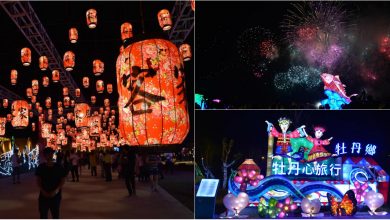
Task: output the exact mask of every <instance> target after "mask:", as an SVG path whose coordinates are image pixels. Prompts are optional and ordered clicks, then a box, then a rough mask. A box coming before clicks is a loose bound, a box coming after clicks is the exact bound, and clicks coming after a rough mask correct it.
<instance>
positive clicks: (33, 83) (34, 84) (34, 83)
mask: <svg viewBox="0 0 390 220" xmlns="http://www.w3.org/2000/svg"><path fill="white" fill-rule="evenodd" d="M31 88H32V93H33V94H34V95H37V94H38V90H39V82H38V80H36V79H34V80H32V81H31Z"/></svg>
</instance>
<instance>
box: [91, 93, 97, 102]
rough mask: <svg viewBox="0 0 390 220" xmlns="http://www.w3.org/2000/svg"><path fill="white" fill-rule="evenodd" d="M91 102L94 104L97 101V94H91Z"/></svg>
mask: <svg viewBox="0 0 390 220" xmlns="http://www.w3.org/2000/svg"><path fill="white" fill-rule="evenodd" d="M91 103H92V104H95V103H96V96H94V95H93V96H91Z"/></svg>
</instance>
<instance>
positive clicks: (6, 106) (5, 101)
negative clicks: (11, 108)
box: [3, 99, 8, 108]
mask: <svg viewBox="0 0 390 220" xmlns="http://www.w3.org/2000/svg"><path fill="white" fill-rule="evenodd" d="M3 107H4V108H8V99H3Z"/></svg>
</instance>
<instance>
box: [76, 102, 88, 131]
mask: <svg viewBox="0 0 390 220" xmlns="http://www.w3.org/2000/svg"><path fill="white" fill-rule="evenodd" d="M74 114H75V116H76V119H75V123H76V127H78V128H80V127H88V122H89V121H88V117H89V114H90V107H89V105H88V104H86V103H79V104H76V105H75V107H74Z"/></svg>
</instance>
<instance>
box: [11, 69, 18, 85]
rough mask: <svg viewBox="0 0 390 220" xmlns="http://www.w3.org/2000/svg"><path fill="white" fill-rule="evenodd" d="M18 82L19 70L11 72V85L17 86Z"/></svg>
mask: <svg viewBox="0 0 390 220" xmlns="http://www.w3.org/2000/svg"><path fill="white" fill-rule="evenodd" d="M17 80H18V71H17V70H14V69H13V70H11V85H16V82H17Z"/></svg>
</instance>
